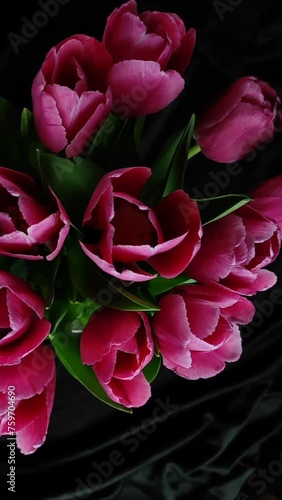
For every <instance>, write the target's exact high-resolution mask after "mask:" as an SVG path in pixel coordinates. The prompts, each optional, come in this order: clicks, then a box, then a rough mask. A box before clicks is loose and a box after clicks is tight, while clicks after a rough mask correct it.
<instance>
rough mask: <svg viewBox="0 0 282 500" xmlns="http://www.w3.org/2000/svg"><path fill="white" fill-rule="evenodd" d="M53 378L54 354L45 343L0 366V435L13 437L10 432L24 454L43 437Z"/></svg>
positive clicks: (44, 438) (38, 443) (29, 451)
mask: <svg viewBox="0 0 282 500" xmlns="http://www.w3.org/2000/svg"><path fill="white" fill-rule="evenodd" d="M55 380H56V372H55V360H54V354H53V352H52V351H51V349H49V347H47V346H43V345H41V346H39V347H37V349H36V350H35V351H33V352H32V353H31V354H29V355H28V356H26V357H25V358H24V359H22V360H21V363H20V364H19V365H17V366H0V436H4V435H9V437H11V436H13V437H14V435H13V434H11V433H13V432H14V433H15V437H16V442H17V447H18V448H19V449H20V451H21V452H22V453H23V454H24V455H29V454H31V453H34V452H35V451H36V450H37V449H38V448H39V447H40V446H42V444H43V443H44V441H45V440H46V435H47V431H48V426H49V421H50V415H51V412H52V408H53V402H54V394H55ZM8 409H10V414H9V413H8ZM13 417H14V418H13ZM10 442H11V441H10Z"/></svg>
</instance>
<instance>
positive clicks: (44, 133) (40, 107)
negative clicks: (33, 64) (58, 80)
mask: <svg viewBox="0 0 282 500" xmlns="http://www.w3.org/2000/svg"><path fill="white" fill-rule="evenodd" d="M42 79H43V75H42V74H41V73H38V75H37V76H36V77H35V80H34V82H33V86H32V99H33V112H34V119H35V123H36V129H37V132H38V135H39V137H40V140H41V141H42V143H43V144H44V146H45V147H46V148H47V149H49V150H50V151H52V152H53V153H59V152H60V151H62V150H63V149H64V148H65V147H66V145H67V137H66V130H65V128H64V126H63V124H62V119H61V117H60V114H59V111H58V108H57V104H56V101H55V99H54V98H53V97H52V96H51V95H49V94H48V93H46V92H45V91H44V90H40V87H41V86H42V85H41V81H42ZM44 86H45V85H44Z"/></svg>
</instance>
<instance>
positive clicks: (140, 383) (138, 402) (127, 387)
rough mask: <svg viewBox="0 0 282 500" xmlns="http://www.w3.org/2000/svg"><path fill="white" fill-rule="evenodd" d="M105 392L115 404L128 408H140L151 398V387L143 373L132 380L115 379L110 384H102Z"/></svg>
mask: <svg viewBox="0 0 282 500" xmlns="http://www.w3.org/2000/svg"><path fill="white" fill-rule="evenodd" d="M102 387H103V388H104V390H105V392H106V393H107V394H108V396H109V397H110V398H111V399H112V400H113V401H115V402H117V403H119V404H122V405H123V406H126V407H127V408H132V407H133V408H138V407H140V406H143V405H144V404H145V403H147V401H148V399H149V398H150V397H151V386H150V384H149V383H148V382H147V379H146V377H145V375H144V374H143V373H142V372H141V373H139V374H138V375H136V377H134V378H133V379H132V380H120V379H117V378H113V379H112V380H111V382H110V384H108V385H107V384H102Z"/></svg>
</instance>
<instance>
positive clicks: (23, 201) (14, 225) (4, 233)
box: [0, 167, 70, 260]
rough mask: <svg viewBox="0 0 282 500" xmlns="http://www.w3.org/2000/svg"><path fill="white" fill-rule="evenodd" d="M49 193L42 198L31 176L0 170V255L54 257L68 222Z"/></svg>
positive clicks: (22, 257)
mask: <svg viewBox="0 0 282 500" xmlns="http://www.w3.org/2000/svg"><path fill="white" fill-rule="evenodd" d="M49 191H50V192H49V196H48V197H47V198H46V197H45V198H44V196H43V194H42V193H41V191H40V190H39V188H38V187H37V186H36V184H35V182H34V180H33V179H32V178H31V177H29V176H28V175H25V174H22V173H21V172H16V171H15V170H10V169H8V168H3V167H0V200H1V201H0V255H8V256H11V257H18V258H21V259H30V260H40V259H43V258H44V256H45V255H46V259H47V260H52V259H54V258H55V257H56V256H57V255H58V253H59V252H60V251H61V249H62V246H63V244H64V241H65V239H66V237H67V235H68V233H69V229H70V220H69V218H68V216H67V214H66V212H65V209H64V207H63V205H62V204H61V202H60V200H59V199H58V198H57V196H56V195H55V194H54V193H53V192H52V191H51V189H50V190H49ZM43 245H44V247H43Z"/></svg>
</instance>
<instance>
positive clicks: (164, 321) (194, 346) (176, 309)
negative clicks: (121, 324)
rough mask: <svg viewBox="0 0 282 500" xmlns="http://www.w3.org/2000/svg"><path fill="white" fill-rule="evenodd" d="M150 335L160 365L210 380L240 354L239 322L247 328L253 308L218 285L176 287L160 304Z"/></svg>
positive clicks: (181, 373) (190, 375)
mask: <svg viewBox="0 0 282 500" xmlns="http://www.w3.org/2000/svg"><path fill="white" fill-rule="evenodd" d="M159 307H160V309H161V310H160V311H159V312H156V313H155V315H154V317H153V332H154V334H155V336H156V338H157V344H158V347H159V350H160V352H161V354H162V357H163V362H164V365H165V366H166V367H167V368H168V369H170V370H173V371H174V372H175V373H177V374H178V375H180V376H181V377H184V378H188V379H191V380H196V379H199V378H210V377H213V376H215V375H216V374H218V373H220V372H221V371H222V370H224V368H225V366H226V363H227V362H228V363H231V362H233V361H237V360H238V359H239V358H240V355H241V352H242V345H241V336H240V331H239V328H238V325H237V323H238V324H247V323H249V322H250V321H251V320H252V317H253V315H254V312H255V308H254V306H253V304H252V303H251V302H250V301H248V300H247V299H246V298H245V297H241V296H240V295H237V294H235V293H234V292H232V291H230V290H228V289H227V288H225V287H223V286H221V285H189V286H183V287H180V288H178V289H177V288H176V289H174V291H173V293H170V294H168V295H165V296H164V297H163V298H162V299H161V300H160V303H159Z"/></svg>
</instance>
